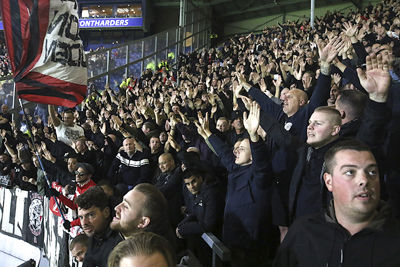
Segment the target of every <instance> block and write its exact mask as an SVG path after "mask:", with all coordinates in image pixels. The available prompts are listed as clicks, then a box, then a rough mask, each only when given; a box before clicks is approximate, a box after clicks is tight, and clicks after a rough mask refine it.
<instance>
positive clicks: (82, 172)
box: [52, 163, 96, 230]
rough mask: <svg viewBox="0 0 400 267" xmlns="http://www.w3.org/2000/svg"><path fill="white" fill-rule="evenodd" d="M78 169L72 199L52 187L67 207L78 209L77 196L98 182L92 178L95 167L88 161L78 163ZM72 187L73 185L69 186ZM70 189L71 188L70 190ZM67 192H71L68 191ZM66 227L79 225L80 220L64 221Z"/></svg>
mask: <svg viewBox="0 0 400 267" xmlns="http://www.w3.org/2000/svg"><path fill="white" fill-rule="evenodd" d="M76 167H77V168H76V171H75V181H76V187H75V192H74V196H73V198H72V200H71V199H69V198H68V197H66V196H65V195H63V194H61V193H60V192H58V191H57V190H55V189H52V193H53V194H54V195H55V196H56V197H57V198H58V199H59V200H60V202H61V203H63V204H65V205H66V206H67V207H69V208H70V209H72V210H77V208H78V207H77V205H76V203H75V200H76V198H77V197H78V196H79V195H81V194H83V193H84V192H85V191H86V190H88V189H89V188H91V187H92V186H95V185H96V183H95V182H94V181H93V180H92V179H91V177H92V175H93V173H94V169H93V167H92V166H91V165H90V164H88V163H77V164H76ZM69 188H71V187H69ZM68 191H70V189H69V190H68ZM66 193H67V194H68V193H70V192H66ZM63 225H64V227H65V228H66V229H67V230H69V229H70V227H72V226H79V225H80V222H79V219H76V220H74V221H72V222H69V221H68V220H66V221H65V222H64V224H63Z"/></svg>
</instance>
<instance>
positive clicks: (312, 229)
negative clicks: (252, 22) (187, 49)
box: [0, 0, 400, 266]
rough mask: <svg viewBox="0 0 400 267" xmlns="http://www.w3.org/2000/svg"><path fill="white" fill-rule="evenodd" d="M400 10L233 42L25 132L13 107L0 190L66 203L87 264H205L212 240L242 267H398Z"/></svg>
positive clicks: (80, 257) (333, 18)
mask: <svg viewBox="0 0 400 267" xmlns="http://www.w3.org/2000/svg"><path fill="white" fill-rule="evenodd" d="M399 15H400V3H399V2H398V1H395V0H384V1H383V2H382V3H379V4H377V5H376V6H368V7H366V8H365V9H363V10H358V11H351V12H349V13H348V14H346V15H345V14H341V13H339V12H329V13H328V14H326V15H325V16H324V17H323V18H319V19H317V20H316V22H315V27H314V28H311V26H310V25H309V22H308V21H304V22H287V23H285V24H282V25H279V26H276V27H269V28H266V29H265V30H264V31H263V32H262V33H260V34H249V35H247V36H236V37H233V38H231V39H230V40H227V41H226V42H224V43H223V44H222V45H221V46H220V47H216V48H210V49H203V50H201V51H198V52H195V53H192V54H189V55H181V56H180V58H179V65H178V67H177V70H176V71H175V72H174V71H172V70H167V69H166V68H165V67H162V68H160V69H159V70H158V71H152V70H146V71H145V72H144V73H143V74H142V76H141V77H138V78H137V79H135V78H133V77H127V78H125V79H124V80H123V81H122V83H121V84H120V85H119V86H118V87H119V88H118V90H117V91H114V90H112V89H111V88H109V87H107V88H105V89H104V90H103V91H100V92H99V91H96V90H91V91H90V94H89V95H88V97H87V98H86V99H85V100H84V102H83V103H82V104H81V108H80V109H64V110H62V111H61V112H58V111H57V110H56V108H55V107H53V106H49V107H48V115H49V116H48V118H45V117H41V116H30V115H27V116H26V117H27V118H24V120H25V121H26V119H28V120H29V121H31V122H32V127H31V131H29V130H28V131H27V132H22V131H20V129H19V127H18V125H16V123H15V121H12V120H11V116H10V114H9V113H8V108H7V105H3V106H2V108H1V114H0V115H1V117H0V136H1V140H2V142H1V144H2V146H1V151H0V152H1V154H0V174H1V175H0V177H1V181H0V183H1V184H2V185H3V186H5V187H8V188H11V187H14V186H17V187H19V188H20V189H22V190H31V191H37V192H38V193H39V194H42V195H43V196H47V197H49V198H51V200H50V205H54V199H57V200H58V201H59V202H60V203H61V204H62V206H63V207H62V208H61V211H60V210H58V209H55V210H56V211H54V209H52V211H54V212H55V213H56V214H57V215H59V216H60V215H62V214H64V215H65V217H66V219H65V220H64V222H63V227H64V228H65V229H66V230H68V231H69V233H70V235H71V237H70V239H71V241H70V243H69V248H70V252H71V255H72V256H73V257H74V259H75V260H77V261H80V262H83V265H84V266H151V264H152V263H154V262H157V263H159V264H160V266H175V265H176V264H177V255H181V252H182V251H185V250H186V249H190V250H191V251H193V252H194V254H195V255H196V257H197V259H198V260H199V261H200V263H201V264H202V265H203V266H210V265H211V250H210V248H208V247H207V245H206V244H205V242H203V241H202V239H201V235H202V233H204V232H211V233H213V234H214V235H215V236H217V237H218V238H219V239H221V240H222V242H223V243H224V244H225V245H226V246H227V247H228V248H229V249H230V251H231V262H230V263H231V266H271V265H274V266H340V265H346V266H399V265H400V256H399V255H400V254H399V252H400V244H399V243H400V225H399V223H398V221H397V218H398V217H399V214H400V206H399V204H400V183H399V182H398V178H399V175H400V169H399V164H398V159H399V158H400V155H398V154H399V151H400V150H399V144H400V143H399V141H400V135H399V134H400V123H399V119H398V118H399V115H400V113H399V111H400V109H399V107H398V106H399V105H398V104H399V103H400V101H399V100H400V95H397V94H398V93H399V90H400V88H399V83H400V78H399V77H400V71H399V70H400V69H399V66H400V65H399V62H398V59H399V58H400V50H399V49H400V41H399V31H400V16H399ZM98 89H100V88H98ZM116 92H118V93H116ZM397 113H399V114H397ZM43 114H45V112H43ZM34 151H37V152H38V154H39V155H40V157H41V161H42V163H43V166H44V169H45V171H46V172H43V170H41V168H40V167H39V165H40V163H39V160H38V158H37V157H36V155H35V153H34ZM47 179H48V180H49V182H50V183H51V187H49V186H48V185H47V182H46V180H47ZM61 213H62V214H61ZM135 264H136V265H135ZM184 264H185V263H184V262H181V265H184ZM189 266H190V265H189Z"/></svg>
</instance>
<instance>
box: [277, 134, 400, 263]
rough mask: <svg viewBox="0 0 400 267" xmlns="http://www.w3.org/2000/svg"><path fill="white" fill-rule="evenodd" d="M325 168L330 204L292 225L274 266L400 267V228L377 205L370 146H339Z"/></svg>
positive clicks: (387, 209)
mask: <svg viewBox="0 0 400 267" xmlns="http://www.w3.org/2000/svg"><path fill="white" fill-rule="evenodd" d="M325 163H326V172H325V173H324V180H325V185H326V187H327V189H328V190H329V191H330V192H332V194H333V200H332V201H331V203H330V206H329V208H328V209H327V211H326V213H324V214H323V213H319V214H315V215H310V216H306V217H303V218H301V219H299V220H297V221H296V222H295V223H294V224H293V225H292V226H291V228H290V229H289V232H288V234H287V235H286V238H285V240H284V241H283V243H282V245H281V247H280V249H279V252H278V254H277V257H276V259H275V266H400V257H399V253H400V224H399V222H398V221H396V220H395V219H394V218H393V216H392V214H391V210H390V207H389V206H388V205H387V204H386V203H385V202H384V201H380V183H379V171H378V165H377V162H376V160H375V157H374V155H373V154H372V152H371V150H370V149H369V147H368V146H366V145H364V144H362V143H360V142H358V141H356V140H346V141H342V142H339V143H337V144H336V145H335V146H333V147H332V148H331V149H330V150H328V152H327V153H326V154H325Z"/></svg>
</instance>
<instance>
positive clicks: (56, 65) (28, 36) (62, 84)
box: [1, 0, 87, 107]
mask: <svg viewBox="0 0 400 267" xmlns="http://www.w3.org/2000/svg"><path fill="white" fill-rule="evenodd" d="M1 4H2V6H1V8H2V17H3V25H4V33H5V37H6V43H7V47H8V54H9V57H10V61H11V67H12V72H13V75H14V82H15V85H16V90H17V93H18V96H19V97H20V98H22V99H26V100H28V101H32V102H39V103H44V104H53V105H60V106H66V107H74V106H76V105H78V104H79V103H80V102H82V100H83V99H84V98H85V97H86V91H87V69H86V66H87V62H86V57H85V54H84V51H83V45H82V41H81V40H80V38H79V28H78V26H79V20H78V6H77V4H76V2H75V0H1Z"/></svg>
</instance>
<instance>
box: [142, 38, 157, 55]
mask: <svg viewBox="0 0 400 267" xmlns="http://www.w3.org/2000/svg"><path fill="white" fill-rule="evenodd" d="M154 44H155V41H154V38H149V39H146V40H145V41H144V55H145V56H148V55H150V54H152V53H154V52H155V51H154V48H155V47H154Z"/></svg>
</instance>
